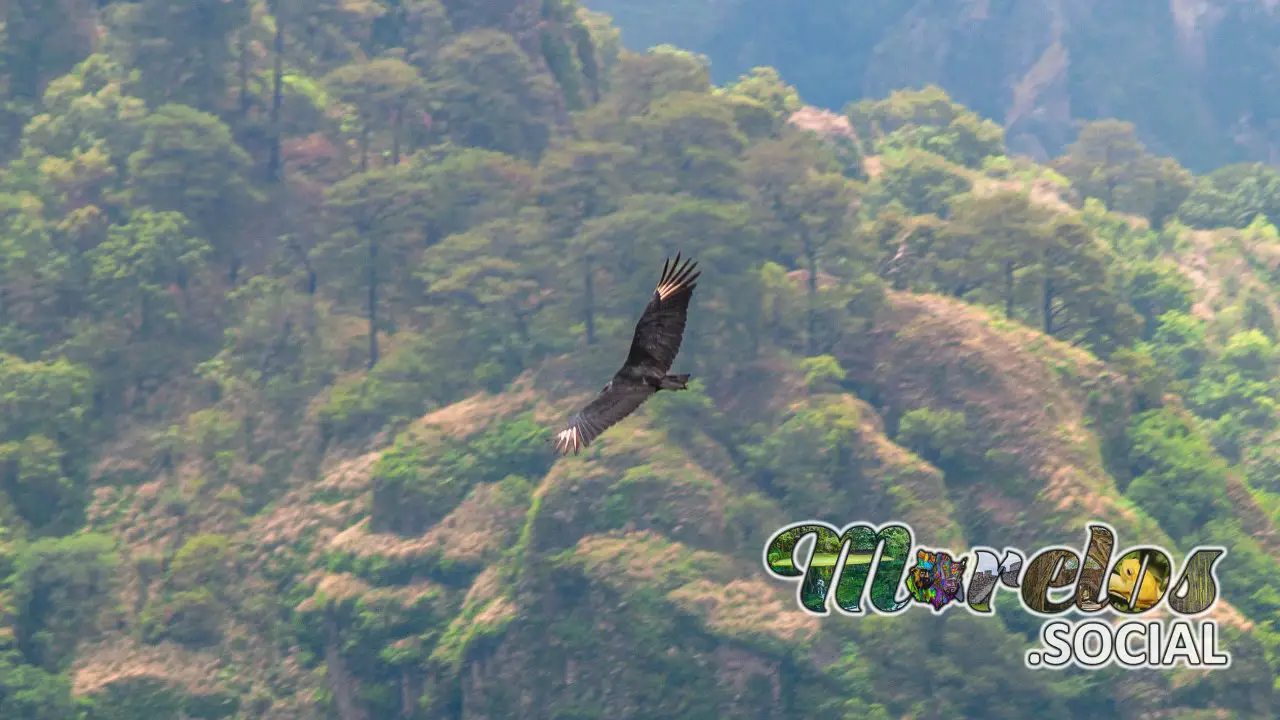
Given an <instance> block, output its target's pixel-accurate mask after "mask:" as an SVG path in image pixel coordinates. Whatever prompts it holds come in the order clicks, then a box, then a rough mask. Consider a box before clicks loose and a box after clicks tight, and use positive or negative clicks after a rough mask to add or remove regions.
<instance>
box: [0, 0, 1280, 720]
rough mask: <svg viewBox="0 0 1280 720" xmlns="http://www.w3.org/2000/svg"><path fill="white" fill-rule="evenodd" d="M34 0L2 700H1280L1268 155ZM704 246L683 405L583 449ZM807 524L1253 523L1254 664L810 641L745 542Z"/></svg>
mask: <svg viewBox="0 0 1280 720" xmlns="http://www.w3.org/2000/svg"><path fill="white" fill-rule="evenodd" d="M4 10H5V13H6V16H5V18H4V22H5V25H4V34H3V41H2V43H0V61H2V63H3V64H2V66H0V68H2V69H3V73H4V75H5V78H6V79H7V81H8V82H7V83H6V84H5V85H4V86H3V92H4V93H5V94H6V97H5V100H6V102H5V104H4V109H3V123H0V151H2V152H3V154H4V162H5V169H4V172H3V173H2V174H0V210H2V213H0V218H2V223H3V226H2V230H0V531H2V532H3V538H2V539H0V557H2V558H3V562H0V717H4V718H30V719H31V720H64V719H69V718H86V719H91V720H99V719H103V720H105V719H112V720H117V719H118V720H123V719H125V718H137V717H147V718H156V719H157V720H160V719H162V718H178V717H199V718H232V717H240V718H273V719H274V718H281V719H283V718H325V717H333V718H340V719H341V720H364V719H366V718H368V719H373V718H390V717H405V718H427V717H513V716H519V717H530V718H534V717H538V718H543V717H545V718H552V717H556V718H596V717H655V718H659V717H661V718H668V717H686V718H695V717H697V718H701V717H783V716H787V717H792V716H795V715H796V714H797V713H801V712H820V713H825V714H826V715H827V716H832V717H845V718H877V719H883V720H887V719H888V718H900V717H934V716H938V717H941V716H943V715H944V714H949V715H952V716H960V717H978V716H982V717H988V718H1022V717H1027V716H1029V715H1031V714H1035V715H1037V716H1039V717H1044V718H1093V717H1102V716H1109V715H1115V714H1124V715H1126V716H1134V717H1137V716H1152V717H1154V716H1155V715H1154V714H1153V713H1157V712H1159V713H1163V714H1161V715H1159V716H1160V717H1170V718H1172V717H1179V718H1191V717H1238V718H1264V717H1275V716H1276V715H1275V713H1276V712H1277V710H1276V707H1277V705H1276V700H1275V698H1274V694H1275V692H1276V690H1277V689H1278V688H1280V684H1277V681H1276V677H1277V671H1280V615H1277V610H1276V608H1277V607H1278V606H1280V535H1277V525H1280V482H1278V481H1277V479H1276V478H1277V471H1280V456H1278V455H1277V453H1276V451H1275V450H1274V448H1275V446H1276V440H1277V439H1278V438H1277V434H1278V433H1280V408H1278V407H1277V400H1278V399H1280V373H1278V372H1277V371H1278V370H1280V349H1278V348H1277V342H1278V341H1280V338H1278V337H1277V319H1278V318H1280V314H1278V313H1280V293H1278V292H1277V291H1278V290H1280V274H1278V273H1280V233H1278V232H1277V230H1276V225H1277V224H1278V223H1280V172H1277V171H1276V170H1274V169H1272V168H1270V167H1267V166H1263V165H1234V166H1227V167H1223V168H1221V169H1219V170H1216V171H1214V172H1212V173H1209V174H1207V175H1204V176H1201V177H1197V176H1194V175H1192V174H1191V173H1190V172H1188V171H1187V170H1186V169H1184V168H1183V167H1181V166H1180V165H1179V164H1178V163H1177V162H1175V161H1174V160H1171V159H1169V158H1164V157H1158V156H1156V155H1154V154H1153V153H1151V152H1149V151H1148V150H1147V149H1146V148H1145V147H1144V146H1143V145H1142V143H1140V142H1139V141H1138V140H1137V138H1136V134H1135V131H1134V128H1133V126H1131V125H1128V124H1126V123H1122V122H1118V121H1103V122H1098V123H1094V124H1091V125H1090V126H1088V127H1087V128H1085V129H1084V130H1083V131H1082V132H1081V133H1080V134H1079V138H1078V139H1077V140H1076V141H1075V142H1074V144H1072V145H1070V146H1069V147H1068V148H1067V149H1066V151H1065V152H1064V153H1063V155H1062V156H1061V157H1059V158H1058V159H1056V160H1055V161H1054V162H1053V163H1052V166H1051V167H1050V166H1047V165H1038V164H1035V163H1032V162H1030V161H1028V160H1026V159H1022V158H1018V157H1012V156H1010V154H1009V152H1008V149H1007V147H1006V144H1005V138H1004V134H1003V132H1002V130H1001V128H1000V126H999V125H997V124H995V123H993V122H991V121H989V120H984V119H982V118H981V117H979V116H978V115H977V114H976V113H974V112H973V111H971V110H969V109H967V108H965V107H962V106H960V105H958V104H956V103H954V102H953V101H952V100H951V99H950V98H948V97H947V96H946V95H945V94H944V93H943V92H942V91H940V90H938V89H937V88H934V87H926V88H923V89H918V90H914V91H899V92H895V93H893V94H891V95H889V96H887V97H885V98H882V99H879V100H875V101H864V102H861V103H858V104H856V105H854V106H852V107H850V109H849V111H848V113H847V114H846V115H845V116H841V117H836V116H832V115H823V114H822V113H820V112H816V111H813V110H812V109H811V108H806V107H804V106H803V104H802V101H801V98H800V96H799V94H798V93H797V92H796V90H795V89H794V88H793V87H791V86H789V85H787V84H786V83H785V82H784V80H783V79H782V78H780V77H779V75H778V74H777V73H776V72H774V71H772V70H768V69H763V68H762V69H758V70H755V71H752V72H751V73H749V74H747V75H745V76H743V77H742V78H740V79H739V80H737V81H735V82H732V83H729V84H727V85H724V86H721V87H715V86H713V85H712V84H711V81H710V78H709V75H708V70H707V68H706V66H705V65H704V64H703V63H702V62H701V61H700V60H699V58H697V57H696V56H693V55H690V54H688V53H685V52H682V51H679V50H676V49H674V48H658V49H655V50H654V51H651V52H649V53H646V54H643V55H639V54H633V53H630V52H626V51H623V50H621V49H620V46H619V43H618V33H617V32H616V30H614V29H613V27H612V26H611V24H610V21H609V20H608V18H606V17H603V16H600V15H595V14H591V13H588V12H585V11H582V10H580V9H578V8H576V7H574V6H573V4H572V3H571V2H569V0H511V1H509V2H502V3H500V2H492V1H490V2H484V3H476V2H464V1H463V0H382V1H376V0H358V1H357V0H345V1H341V2H340V1H338V0H315V1H314V2H310V3H305V4H304V3H301V2H298V0H263V1H257V0H255V1H250V0H197V1H194V2H191V1H183V2H178V1H177V0H141V1H139V2H120V1H116V2H105V3H91V2H88V0H60V1H59V2H52V3H51V2H41V1H38V0H19V1H15V2H12V3H8V4H7V5H5V6H4ZM675 250H683V251H684V252H685V253H687V254H691V255H693V256H694V257H696V258H698V259H699V261H700V262H701V264H702V265H703V267H704V269H705V274H704V279H703V281H701V282H700V287H699V291H698V296H697V298H696V299H695V303H694V310H693V312H692V316H691V318H692V319H691V324H690V329H689V333H688V335H687V339H686V341H685V345H684V349H683V350H682V353H681V356H680V360H679V365H680V368H681V369H682V371H690V372H692V373H693V374H694V377H695V379H696V380H697V383H696V384H695V387H694V389H693V390H691V391H689V392H685V393H678V394H671V395H669V396H663V397H659V398H657V399H655V400H654V401H652V402H651V403H650V404H649V405H647V406H646V407H645V408H644V409H643V410H642V411H641V412H639V413H638V414H637V415H636V416H635V417H634V418H632V419H629V420H628V421H626V422H625V423H624V424H622V425H620V426H619V427H618V428H616V429H615V430H613V431H612V432H610V433H609V434H608V435H606V436H605V437H604V438H603V439H602V440H601V441H600V442H599V443H598V444H597V445H595V446H593V447H592V448H591V450H590V451H589V452H588V453H586V454H585V455H584V456H582V457H579V458H569V459H557V458H555V457H554V456H553V455H551V454H550V448H549V447H548V446H547V444H546V439H547V437H548V436H549V432H550V428H551V427H554V425H556V424H558V423H560V422H562V421H563V420H564V419H565V417H566V416H567V413H568V412H569V411H570V410H572V409H573V408H574V407H575V406H577V404H578V403H580V402H581V401H582V400H583V399H584V397H585V396H586V395H587V394H589V393H591V392H593V391H595V390H597V389H598V386H599V384H600V382H601V381H602V380H603V378H604V377H606V376H607V373H609V372H611V371H612V370H613V369H615V367H616V365H617V363H618V362H619V361H620V360H621V357H622V356H621V354H620V353H621V352H622V351H621V348H624V347H625V345H626V342H627V340H628V338H629V336H630V333H631V328H632V325H633V323H634V320H635V315H636V313H637V311H638V309H639V307H640V306H641V303H642V302H643V299H644V297H645V296H646V294H647V292H648V291H649V290H650V289H651V287H652V283H653V281H654V278H655V272H656V271H657V269H658V266H659V264H660V262H661V259H662V257H663V255H664V254H666V253H671V252H674V251H675ZM811 517H818V518H823V519H826V520H829V521H831V522H833V523H836V524H843V523H845V522H848V521H851V520H854V519H862V520H868V521H874V522H881V521H885V520H889V519H899V520H907V521H910V522H911V523H912V524H913V526H914V527H915V528H916V529H917V530H918V531H920V532H921V533H922V535H923V536H924V537H923V538H922V539H923V541H924V542H927V543H940V544H943V546H944V547H949V548H952V549H954V550H956V551H962V550H964V549H966V548H968V547H970V546H972V545H978V544H985V545H994V546H996V547H1003V546H1005V545H1014V546H1017V547H1022V548H1025V549H1031V548H1034V547H1036V546H1038V545H1042V544H1048V543H1069V544H1072V545H1079V544H1081V543H1082V541H1083V538H1084V526H1083V522H1084V521H1085V520H1087V519H1104V520H1107V521H1108V522H1111V523H1112V524H1113V525H1114V526H1115V527H1116V528H1117V530H1118V531H1119V533H1120V540H1121V542H1122V543H1123V544H1134V543H1156V544H1160V545H1164V546H1167V547H1170V548H1178V549H1180V550H1183V551H1185V550H1188V549H1190V548H1191V547H1192V546H1194V545H1197V544H1200V543H1214V544H1224V545H1226V546H1227V547H1228V548H1229V550H1230V554H1229V556H1228V558H1227V559H1226V561H1224V563H1223V565H1222V567H1221V570H1220V577H1221V579H1222V582H1223V584H1224V596H1225V600H1226V603H1225V604H1224V605H1223V607H1221V608H1220V609H1219V610H1218V611H1217V617H1219V619H1221V620H1222V622H1223V623H1224V626H1225V627H1226V628H1227V630H1226V631H1225V632H1226V633H1227V637H1226V639H1225V641H1224V642H1225V644H1226V645H1227V647H1228V648H1229V649H1230V650H1231V652H1232V653H1233V655H1234V658H1235V664H1234V666H1233V668H1232V670H1231V672H1230V673H1210V674H1208V675H1204V674H1197V673H1189V672H1174V673H1156V672H1134V673H1128V674H1123V675H1122V674H1120V673H1118V672H1115V671H1104V672H1101V673H1096V674H1089V675H1081V674H1075V673H1066V674H1060V675H1048V674H1044V673H1032V672H1029V671H1027V670H1026V669H1025V668H1024V667H1023V665H1022V660H1021V658H1022V653H1021V651H1022V649H1023V648H1024V647H1025V646H1026V645H1027V643H1029V642H1031V640H1032V638H1033V635H1034V633H1035V631H1036V630H1037V628H1038V623H1037V622H1036V621H1035V618H1032V617H1029V616H1026V615H1024V614H1020V613H1018V612H1016V610H1014V609H1008V610H1004V611H1001V612H999V613H998V614H997V617H996V618H988V619H982V620H979V619H975V618H973V617H971V616H969V615H967V614H964V613H950V614H948V615H945V616H943V617H942V618H939V619H933V618H928V617H925V618H924V619H923V620H922V619H921V616H920V615H917V614H914V613H909V614H908V615H907V616H905V617H897V618H865V619H862V620H859V621H851V620H848V619H840V618H834V619H832V620H831V621H829V622H825V623H818V622H817V621H816V620H814V619H813V618H809V617H806V616H804V615H802V614H800V613H799V612H798V611H797V610H796V608H795V604H794V594H793V590H792V588H788V587H785V586H779V585H777V584H775V583H772V582H769V581H767V580H766V579H765V578H764V577H763V572H762V568H761V567H760V559H759V558H760V552H761V548H762V546H763V543H764V542H765V541H766V540H767V538H768V536H769V534H770V532H771V531H772V530H774V529H775V528H776V527H778V526H779V525H780V524H782V523H785V522H790V521H793V520H796V519H804V518H811ZM925 648H927V651H926V650H923V649H925Z"/></svg>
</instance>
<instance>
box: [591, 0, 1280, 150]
mask: <svg viewBox="0 0 1280 720" xmlns="http://www.w3.org/2000/svg"><path fill="white" fill-rule="evenodd" d="M588 4H589V5H591V6H592V7H593V8H594V9H598V10H602V11H604V12H608V13H610V14H613V15H614V16H615V19H616V22H617V24H618V25H619V26H620V27H621V28H622V31H623V41H624V43H625V44H627V45H629V46H631V47H633V48H645V47H648V46H651V45H654V44H658V43H662V42H676V43H680V44H682V45H683V46H687V47H689V48H691V49H693V50H697V51H698V52H702V53H705V54H706V55H708V56H709V57H710V58H711V61H712V64H713V67H712V69H713V74H714V75H715V77H716V80H717V81H725V80H728V79H730V78H733V77H735V76H736V75H737V74H739V73H740V72H743V71H745V70H746V69H748V68H750V67H752V66H756V65H772V66H775V67H777V68H778V69H779V70H780V71H781V72H782V75H783V76H784V77H786V78H788V79H789V80H790V81H792V82H794V83H795V84H796V86H797V88H798V89H799V90H800V92H801V94H802V95H803V96H804V98H805V99H806V100H808V101H809V102H812V103H815V104H818V105H825V106H828V107H833V108H839V107H841V106H843V105H844V104H845V103H846V102H848V101H850V100H855V99H858V98H860V97H880V96H883V95H886V94H887V93H888V91H889V89H890V88H900V87H907V86H921V85H924V84H927V83H937V84H939V85H941V86H942V87H943V88H945V89H946V90H947V92H948V93H949V94H951V95H952V96H953V97H955V98H956V99H957V100H958V101H959V102H961V103H964V104H965V105H968V106H970V107H972V108H974V109H976V110H978V111H979V112H981V113H982V114H983V115H986V116H988V117H990V118H992V119H994V120H997V121H999V122H1002V123H1003V124H1004V125H1005V127H1006V129H1007V130H1008V132H1009V142H1010V146H1011V147H1012V148H1013V149H1015V150H1016V151H1017V152H1020V153H1025V154H1029V155H1032V156H1034V157H1040V158H1043V157H1045V156H1046V155H1053V154H1056V153H1058V152H1059V151H1061V149H1062V148H1063V146H1064V145H1065V144H1066V143H1067V142H1069V141H1070V140H1071V138H1072V137H1073V135H1074V127H1075V123H1076V121H1077V120H1081V119H1094V118H1100V117H1108V116H1112V117H1119V118H1122V119H1126V120H1131V121H1133V122H1134V123H1136V124H1137V126H1138V128H1139V130H1140V132H1141V133H1142V135H1143V138H1144V140H1145V141H1146V142H1147V143H1148V144H1149V145H1150V146H1151V147H1152V148H1153V149H1155V150H1157V151H1159V152H1162V153H1166V154H1170V155H1173V156H1175V157H1177V158H1178V159H1179V160H1181V161H1182V163H1183V164H1185V165H1187V166H1189V167H1191V168H1192V169H1195V170H1207V169H1209V168H1211V167H1213V166H1216V165H1221V164H1223V163H1227V162H1232V161H1236V160H1244V159H1250V160H1255V159H1256V160H1263V161H1268V162H1275V161H1277V160H1280V122H1278V121H1277V118H1280V106H1278V105H1280V104H1278V102H1277V101H1276V100H1275V99H1273V98H1272V96H1273V95H1274V93H1272V92H1270V90H1269V89H1270V88H1271V87H1273V85H1274V83H1273V82H1272V80H1273V78H1274V77H1275V76H1276V73H1277V72H1278V71H1280V50H1278V48H1280V15H1278V14H1277V9H1276V6H1277V5H1278V4H1280V3H1276V2H1275V1H1274V0H1248V1H1246V2H1233V1H1230V0H1166V1H1165V2H1160V3H1105V2H1098V1H1096V0H1069V1H1068V0H1031V1H1030V2H1011V1H1010V0H966V1H965V2H956V3H935V2H924V1H923V0H917V1H916V2H905V3H903V2H888V1H887V0H873V1H872V2H865V3H863V2H858V3H854V2H852V1H851V0H823V1H821V2H814V3H806V4H805V6H804V9H803V10H799V11H797V10H795V9H793V8H791V7H787V8H785V9H784V8H782V7H780V6H779V4H778V3H773V2H766V0H720V1H719V2H699V3H692V4H689V5H688V6H687V7H685V6H681V7H680V8H676V7H675V6H674V5H672V6H670V7H668V6H666V5H661V4H659V5H654V4H651V3H644V4H642V3H641V2H640V0H594V2H590V3H588ZM855 5H856V7H855ZM677 14H678V15H679V17H678V18H677ZM677 19H678V20H679V22H677ZM677 26H678V27H679V28H680V29H679V30H678V31H677V30H674V29H671V28H675V27H677Z"/></svg>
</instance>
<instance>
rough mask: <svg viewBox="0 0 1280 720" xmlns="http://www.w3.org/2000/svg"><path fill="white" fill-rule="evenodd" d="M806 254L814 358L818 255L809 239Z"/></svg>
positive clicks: (810, 339) (815, 348)
mask: <svg viewBox="0 0 1280 720" xmlns="http://www.w3.org/2000/svg"><path fill="white" fill-rule="evenodd" d="M804 254H805V258H806V259H807V260H808V262H809V355H810V356H813V355H815V354H817V347H818V338H817V334H818V308H817V303H818V253H817V252H815V251H814V249H813V244H812V243H810V242H809V240H808V239H807V238H806V239H805V243H804Z"/></svg>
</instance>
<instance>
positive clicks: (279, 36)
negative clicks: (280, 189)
mask: <svg viewBox="0 0 1280 720" xmlns="http://www.w3.org/2000/svg"><path fill="white" fill-rule="evenodd" d="M275 8H276V13H275V15H276V42H275V68H274V70H273V75H274V78H273V83H272V89H271V159H270V160H269V161H268V162H267V178H268V179H270V180H279V179H280V174H281V173H280V170H281V168H280V135H281V128H280V106H281V105H283V104H284V19H283V15H284V12H283V3H282V2H281V0H276V3H275Z"/></svg>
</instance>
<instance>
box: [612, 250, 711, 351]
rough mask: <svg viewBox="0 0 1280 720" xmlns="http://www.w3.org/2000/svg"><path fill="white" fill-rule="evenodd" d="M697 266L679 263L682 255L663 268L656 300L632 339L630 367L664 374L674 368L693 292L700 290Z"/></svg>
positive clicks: (665, 264)
mask: <svg viewBox="0 0 1280 720" xmlns="http://www.w3.org/2000/svg"><path fill="white" fill-rule="evenodd" d="M697 267H698V264H697V263H695V262H693V261H692V260H685V262H684V265H681V264H680V254H679V253H677V254H676V259H675V262H672V261H671V259H670V258H668V259H667V261H666V262H665V263H663V265H662V278H661V279H660V280H658V286H657V288H655V289H654V291H653V298H652V299H650V300H649V305H648V306H647V307H645V309H644V314H643V315H641V316H640V322H638V323H636V334H635V336H634V337H632V339H631V352H630V353H628V355H627V363H626V364H627V365H630V366H632V367H638V366H642V365H647V366H650V367H657V368H659V369H660V370H662V372H663V373H665V372H667V371H668V370H670V369H671V364H672V363H673V362H675V360H676V353H678V352H680V342H681V341H682V340H683V339H684V324H685V317H686V316H687V315H688V313H689V300H690V298H692V297H693V289H694V288H695V287H697V283H696V281H697V279H698V277H699V276H700V275H702V273H701V272H700V271H699V272H694V271H695V270H696V269H697Z"/></svg>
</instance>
